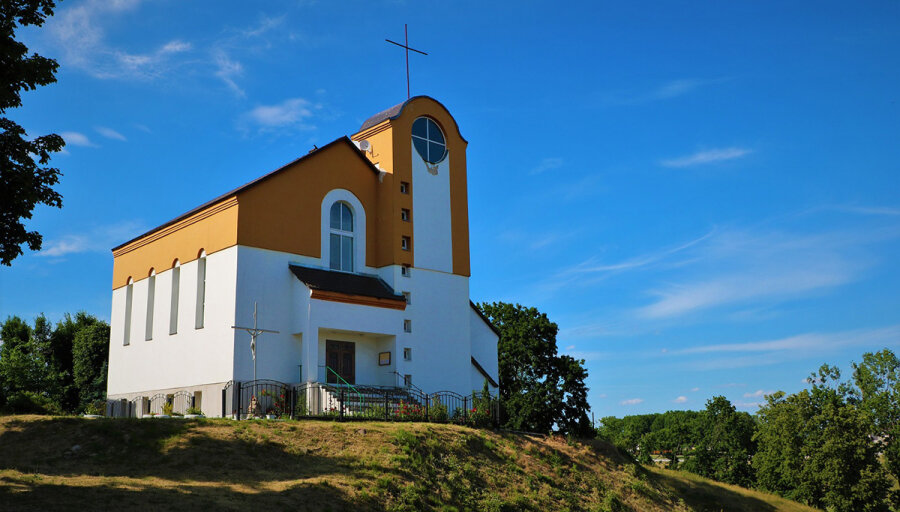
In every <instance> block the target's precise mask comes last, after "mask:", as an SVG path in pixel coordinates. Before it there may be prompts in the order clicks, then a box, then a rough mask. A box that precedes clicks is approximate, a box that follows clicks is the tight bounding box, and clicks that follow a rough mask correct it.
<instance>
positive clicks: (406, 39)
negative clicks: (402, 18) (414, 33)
mask: <svg viewBox="0 0 900 512" xmlns="http://www.w3.org/2000/svg"><path fill="white" fill-rule="evenodd" d="M385 41H387V42H389V43H391V44H395V45H397V46H399V47H400V48H403V49H405V50H406V99H409V51H410V50H412V51H414V52H416V53H421V54H422V55H428V54H427V53H425V52H423V51H421V50H416V49H415V48H410V47H409V32H408V31H407V29H406V23H404V24H403V42H404V44H400V43H398V42H395V41H391V40H390V39H385Z"/></svg>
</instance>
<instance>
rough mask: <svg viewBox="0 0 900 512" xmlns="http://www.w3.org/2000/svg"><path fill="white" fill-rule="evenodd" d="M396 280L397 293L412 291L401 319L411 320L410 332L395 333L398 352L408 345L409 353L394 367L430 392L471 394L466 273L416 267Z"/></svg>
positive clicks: (467, 281)
mask: <svg viewBox="0 0 900 512" xmlns="http://www.w3.org/2000/svg"><path fill="white" fill-rule="evenodd" d="M417 258H418V257H417ZM398 279H399V281H398V287H397V292H398V293H399V292H404V291H405V292H409V293H410V297H411V304H410V305H409V306H407V308H406V311H405V312H404V313H403V318H408V319H410V320H412V333H402V334H401V335H400V336H398V337H397V345H398V347H397V352H398V353H400V354H401V355H402V350H403V347H410V348H412V349H413V357H412V361H402V360H398V363H397V366H398V369H397V371H398V372H399V373H401V374H410V375H412V377H413V383H414V384H415V385H416V386H418V387H419V388H421V389H422V390H424V391H426V392H429V393H431V392H435V391H442V390H449V391H455V392H458V393H469V392H470V391H471V389H470V383H471V379H470V378H469V367H470V366H471V359H470V354H471V353H470V348H469V347H470V342H469V280H468V278H467V277H465V276H458V275H454V274H447V273H443V272H435V271H430V270H425V269H421V268H418V267H416V268H413V269H412V275H411V277H409V278H405V277H401V278H398ZM401 326H402V322H401Z"/></svg>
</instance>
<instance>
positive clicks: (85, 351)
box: [0, 312, 109, 413]
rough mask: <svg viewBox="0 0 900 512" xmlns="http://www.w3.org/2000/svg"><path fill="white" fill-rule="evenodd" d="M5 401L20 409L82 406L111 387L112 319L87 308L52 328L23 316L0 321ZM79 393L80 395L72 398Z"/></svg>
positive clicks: (0, 381)
mask: <svg viewBox="0 0 900 512" xmlns="http://www.w3.org/2000/svg"><path fill="white" fill-rule="evenodd" d="M0 336H2V340H3V344H2V345H0V400H4V402H3V403H0V407H2V408H5V409H8V410H12V411H15V412H47V413H57V412H61V411H66V412H76V411H80V410H83V409H84V407H85V405H86V404H87V403H90V402H91V401H93V400H97V399H102V398H103V396H104V394H105V391H106V373H107V372H106V365H107V358H108V351H109V325H108V324H107V323H106V322H103V321H102V320H98V319H97V318H96V317H94V316H91V315H88V314H86V313H83V312H82V313H78V314H77V315H75V319H74V321H73V319H72V317H71V316H69V315H66V317H65V320H64V321H62V322H59V323H58V324H57V325H56V328H55V329H53V330H51V329H50V323H49V322H48V321H47V319H46V317H44V315H40V316H38V317H37V318H36V319H35V322H34V327H31V326H29V325H28V324H27V323H26V322H24V321H23V320H22V319H21V318H19V317H10V318H8V319H7V320H6V321H5V322H4V323H3V325H2V326H0ZM72 397H74V398H72Z"/></svg>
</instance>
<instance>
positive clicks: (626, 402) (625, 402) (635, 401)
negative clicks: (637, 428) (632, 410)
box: [619, 398, 644, 405]
mask: <svg viewBox="0 0 900 512" xmlns="http://www.w3.org/2000/svg"><path fill="white" fill-rule="evenodd" d="M643 402H644V399H643V398H629V399H628V400H622V401H621V402H619V405H637V404H640V403H643Z"/></svg>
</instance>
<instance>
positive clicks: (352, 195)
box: [107, 96, 498, 416]
mask: <svg viewBox="0 0 900 512" xmlns="http://www.w3.org/2000/svg"><path fill="white" fill-rule="evenodd" d="M466 145H467V142H466V141H465V139H463V138H462V136H461V134H460V132H459V128H458V127H457V125H456V121H455V120H454V119H453V117H452V116H451V115H450V113H449V112H448V111H447V109H446V108H445V107H444V106H443V105H441V104H440V103H439V102H437V101H435V100H434V99H432V98H429V97H426V96H418V97H414V98H411V99H409V100H407V101H405V102H404V103H402V104H400V105H397V106H395V107H393V108H391V109H388V110H386V111H384V112H381V113H379V114H376V115H375V116H373V117H372V118H370V119H369V120H367V121H366V122H365V123H364V124H363V125H362V127H361V128H360V130H359V131H358V132H357V133H355V134H353V135H351V136H349V137H341V138H339V139H337V140H335V141H333V142H331V143H329V144H327V145H325V146H323V147H321V148H317V149H315V150H313V151H311V152H310V153H309V154H308V155H305V156H303V157H301V158H299V159H297V160H295V161H293V162H291V163H289V164H287V165H285V166H283V167H281V168H279V169H277V170H275V171H273V172H271V173H269V174H266V175H264V176H262V177H260V178H258V179H256V180H254V181H252V182H250V183H248V184H246V185H243V186H241V187H239V188H237V189H235V190H232V191H230V192H228V193H226V194H224V195H222V196H220V197H218V198H216V199H214V200H212V201H210V202H207V203H205V204H203V205H201V206H199V207H197V208H195V209H194V210H191V211H190V212H187V213H185V214H184V215H181V216H179V217H177V218H175V219H173V220H172V221H170V222H167V223H166V224H163V225H161V226H159V227H157V228H154V229H153V230H150V231H148V232H147V233H144V234H142V235H141V236H139V237H137V238H135V239H133V240H131V241H128V242H126V243H124V244H122V245H120V246H118V247H116V248H114V249H113V256H114V266H113V291H112V314H111V336H110V350H109V377H108V388H107V393H108V398H109V399H126V400H133V399H135V398H140V397H150V396H153V395H156V394H160V393H162V394H171V393H175V392H178V391H186V392H188V393H191V394H192V395H193V396H194V397H195V399H196V404H197V406H198V407H199V408H201V409H202V410H203V412H204V413H205V414H207V415H209V416H218V415H220V414H221V410H222V407H221V404H220V402H221V399H220V397H221V396H222V390H223V387H224V386H225V385H226V384H227V383H228V382H229V381H250V380H252V379H253V378H254V363H253V358H252V355H251V350H250V336H249V335H248V333H247V332H245V331H241V330H236V329H233V326H252V325H253V310H254V304H257V305H258V309H259V317H258V321H259V327H260V328H265V329H268V330H272V331H277V333H264V334H261V335H260V336H259V338H258V341H257V360H256V365H257V369H256V372H257V377H258V378H259V379H271V380H275V381H280V382H284V383H290V384H299V383H315V382H320V383H332V382H334V383H346V384H349V385H360V386H364V385H369V386H384V387H390V386H397V387H404V386H414V387H416V388H418V389H421V390H424V392H426V393H430V392H436V391H445V390H446V391H453V392H456V393H459V394H470V393H471V392H472V391H473V390H481V389H482V387H483V385H484V382H485V381H487V382H488V383H489V385H490V387H491V389H492V390H493V391H496V386H497V381H498V361H497V341H498V336H497V333H496V331H495V330H494V329H493V328H492V326H490V324H489V323H488V322H487V320H486V319H484V318H483V317H482V316H481V315H480V313H479V312H478V311H477V310H476V309H475V307H474V305H473V304H472V303H471V302H470V300H469V275H470V271H469V268H470V267H469V230H468V229H469V226H468V222H469V219H468V199H467V184H466Z"/></svg>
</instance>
